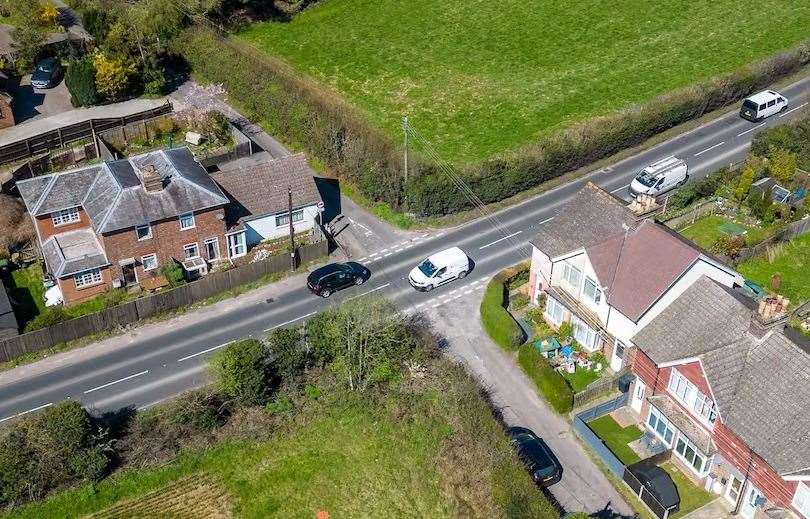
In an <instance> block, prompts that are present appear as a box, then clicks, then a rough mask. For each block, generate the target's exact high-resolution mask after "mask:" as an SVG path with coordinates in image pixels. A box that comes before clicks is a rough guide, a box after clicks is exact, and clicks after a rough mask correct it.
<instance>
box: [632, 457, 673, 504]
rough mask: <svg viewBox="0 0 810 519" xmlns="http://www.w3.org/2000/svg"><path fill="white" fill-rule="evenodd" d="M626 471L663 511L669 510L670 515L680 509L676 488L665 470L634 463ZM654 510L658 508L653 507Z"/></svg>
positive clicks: (647, 464)
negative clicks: (652, 497) (653, 498)
mask: <svg viewBox="0 0 810 519" xmlns="http://www.w3.org/2000/svg"><path fill="white" fill-rule="evenodd" d="M627 470H629V471H630V473H631V474H632V475H633V476H635V477H636V479H638V481H639V482H640V483H641V484H642V485H644V490H646V491H648V492H649V493H650V494H652V495H653V496H654V497H655V499H656V500H657V501H658V504H660V505H661V506H662V507H663V508H664V510H669V514H670V515H672V514H674V513H675V512H677V511H678V510H680V509H681V497H680V495H678V488H677V487H676V486H675V483H674V482H673V481H672V478H671V477H670V476H669V474H667V471H666V470H664V469H662V468H661V467H659V466H658V465H653V464H652V463H650V462H647V461H640V462H638V463H634V464H632V465H630V466H629V467H627ZM627 477H628V476H627V475H626V474H625V481H627ZM631 486H633V485H631ZM642 499H643V495H642ZM655 508H658V506H655V507H654V509H655ZM662 512H663V510H662Z"/></svg>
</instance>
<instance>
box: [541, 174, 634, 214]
mask: <svg viewBox="0 0 810 519" xmlns="http://www.w3.org/2000/svg"><path fill="white" fill-rule="evenodd" d="M628 187H630V184H627V185H626V186H622V187H617V188H616V189H614V190H613V191H611V192H610V194H611V195H613V194H616V192H617V191H621V190H622V189H627V188H628ZM545 221H546V220H543V221H542V222H540V223H544V222H545Z"/></svg>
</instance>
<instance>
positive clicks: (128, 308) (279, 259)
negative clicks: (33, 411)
mask: <svg viewBox="0 0 810 519" xmlns="http://www.w3.org/2000/svg"><path fill="white" fill-rule="evenodd" d="M328 252H329V246H328V243H327V242H326V241H319V242H316V243H313V244H309V245H303V246H301V247H299V248H298V249H297V259H298V263H299V264H304V263H308V262H310V261H313V260H316V259H318V258H321V257H324V256H326V255H327V254H328ZM289 268H290V258H289V256H288V255H287V254H279V255H277V256H272V257H270V258H268V259H266V260H263V261H256V262H254V263H248V264H246V265H243V266H241V267H236V268H233V269H230V270H226V271H223V272H214V273H211V274H209V275H207V276H205V277H203V278H201V279H199V280H197V281H193V282H191V283H187V284H185V285H182V286H179V287H177V288H173V289H170V290H166V291H163V292H157V293H155V294H152V295H149V296H145V297H142V298H139V299H135V300H133V301H129V302H126V303H123V304H120V305H116V306H113V307H110V308H106V309H104V310H101V311H100V312H96V313H93V314H89V315H84V316H81V317H76V318H74V319H71V320H69V321H64V322H61V323H58V324H55V325H53V326H49V327H47V328H42V329H40V330H35V331H32V332H28V333H24V334H21V335H18V336H17V337H13V338H9V339H4V340H2V341H0V362H5V361H9V360H11V359H13V358H15V357H18V356H20V355H23V354H25V353H31V352H36V351H41V350H45V349H48V348H51V347H53V346H56V345H57V344H62V343H65V342H70V341H73V340H76V339H81V338H82V337H86V336H89V335H94V334H98V333H102V332H109V331H113V330H116V329H120V328H121V327H123V326H127V325H130V324H133V323H136V322H138V321H141V320H143V319H148V318H150V317H155V316H158V315H160V314H162V313H164V312H168V311H170V310H175V309H177V308H181V307H184V306H187V305H191V304H194V303H198V302H200V301H203V300H205V299H207V298H209V297H211V296H214V295H217V294H219V293H222V292H225V291H227V290H230V289H232V288H236V287H238V286H240V285H244V284H246V283H250V282H252V281H256V280H258V279H261V278H262V277H264V276H266V275H268V274H275V273H279V272H284V271H285V270H287V269H289Z"/></svg>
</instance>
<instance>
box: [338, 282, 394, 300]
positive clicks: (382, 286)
mask: <svg viewBox="0 0 810 519" xmlns="http://www.w3.org/2000/svg"><path fill="white" fill-rule="evenodd" d="M390 285H391V283H386V284H384V285H380V286H378V287H377V288H372V289H371V290H368V291H366V292H363V293H362V294H357V295H356V296H352V297H347V298H346V299H345V300H344V303H345V302H346V301H351V300H352V299H357V298H358V297H363V296H367V295H369V294H371V293H373V292H376V291H377V290H382V289H383V288H385V287H387V286H390Z"/></svg>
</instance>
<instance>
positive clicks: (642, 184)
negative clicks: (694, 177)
mask: <svg viewBox="0 0 810 519" xmlns="http://www.w3.org/2000/svg"><path fill="white" fill-rule="evenodd" d="M688 179H689V168H688V167H687V166H686V162H685V161H683V160H681V159H679V158H678V157H667V158H665V159H661V160H659V161H658V162H654V163H652V164H650V165H649V166H647V167H646V168H644V169H642V170H641V171H639V173H638V175H636V178H634V179H633V181H632V182H630V194H632V195H633V196H636V195H652V196H658V195H660V194H661V193H664V192H666V191H669V190H670V189H673V188H675V187H678V186H681V185H683V184H685V183H686V181H687V180H688Z"/></svg>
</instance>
